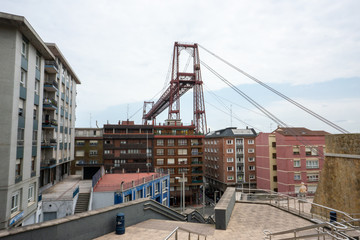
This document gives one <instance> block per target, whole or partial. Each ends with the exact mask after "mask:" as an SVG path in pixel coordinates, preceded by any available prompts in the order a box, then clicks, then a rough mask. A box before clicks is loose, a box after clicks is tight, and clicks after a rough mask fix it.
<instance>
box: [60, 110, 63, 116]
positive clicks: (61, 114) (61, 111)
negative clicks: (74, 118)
mask: <svg viewBox="0 0 360 240" xmlns="http://www.w3.org/2000/svg"><path fill="white" fill-rule="evenodd" d="M60 116H62V117H63V116H64V109H61V110H60Z"/></svg>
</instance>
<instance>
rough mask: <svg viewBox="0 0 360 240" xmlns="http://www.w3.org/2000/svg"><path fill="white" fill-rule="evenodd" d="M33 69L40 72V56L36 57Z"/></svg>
mask: <svg viewBox="0 0 360 240" xmlns="http://www.w3.org/2000/svg"><path fill="white" fill-rule="evenodd" d="M35 67H36V69H37V70H40V56H39V55H36V59H35Z"/></svg>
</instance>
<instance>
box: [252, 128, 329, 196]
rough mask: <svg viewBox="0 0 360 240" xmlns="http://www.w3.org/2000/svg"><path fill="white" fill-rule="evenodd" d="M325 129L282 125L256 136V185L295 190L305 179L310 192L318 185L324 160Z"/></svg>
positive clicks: (285, 191) (289, 190) (271, 188)
mask: <svg viewBox="0 0 360 240" xmlns="http://www.w3.org/2000/svg"><path fill="white" fill-rule="evenodd" d="M327 134H329V133H327V132H324V131H312V130H309V129H306V128H281V127H279V128H278V129H276V130H275V131H273V132H272V133H260V134H259V135H258V137H257V138H256V141H255V142H256V169H257V172H256V173H257V186H258V188H259V189H270V190H273V191H277V192H282V193H289V194H294V193H298V192H299V188H300V186H301V183H302V182H304V183H305V185H306V186H307V188H308V192H309V193H314V192H315V191H316V188H317V184H318V181H319V176H320V172H321V168H322V166H323V163H324V149H325V136H326V135H327Z"/></svg>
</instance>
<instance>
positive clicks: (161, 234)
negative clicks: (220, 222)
mask: <svg viewBox="0 0 360 240" xmlns="http://www.w3.org/2000/svg"><path fill="white" fill-rule="evenodd" d="M125 221H126V217H125ZM312 224H313V223H311V222H310V221H308V220H305V219H303V218H301V217H298V216H296V215H293V214H291V213H288V212H285V211H282V210H280V209H278V208H275V207H272V206H269V205H267V204H251V203H236V204H235V207H234V210H233V213H232V215H231V218H230V222H229V225H228V226H227V229H226V230H217V229H215V226H214V225H211V224H200V223H188V222H177V221H169V220H156V219H151V220H147V221H144V222H141V223H138V224H136V225H132V226H130V227H126V229H125V234H123V235H116V234H115V232H112V233H109V234H106V235H104V236H101V237H99V238H96V239H98V240H106V239H132V240H138V239H139V240H140V239H146V238H149V237H150V236H151V239H152V240H157V239H159V240H160V239H161V240H163V239H164V238H166V237H167V236H168V235H169V234H170V233H171V232H172V231H173V230H174V229H175V228H176V227H181V228H184V229H187V230H190V231H193V232H197V233H201V234H206V235H207V238H206V239H207V240H213V239H226V240H229V239H247V240H255V239H256V240H258V239H264V236H265V235H264V233H263V231H264V230H268V231H271V232H279V231H285V230H290V229H294V228H299V227H305V226H309V225H312ZM187 236H188V233H186V232H183V231H179V239H187V238H184V237H187ZM195 236H196V235H193V234H192V235H191V237H192V239H197V238H195ZM291 236H293V234H291V235H282V237H283V238H285V237H291ZM170 239H175V238H174V236H172V238H170ZM200 239H205V238H204V237H203V236H200Z"/></svg>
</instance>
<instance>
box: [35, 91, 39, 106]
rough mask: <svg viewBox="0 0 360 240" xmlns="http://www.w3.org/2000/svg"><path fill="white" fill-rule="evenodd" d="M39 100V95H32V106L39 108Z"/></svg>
mask: <svg viewBox="0 0 360 240" xmlns="http://www.w3.org/2000/svg"><path fill="white" fill-rule="evenodd" d="M39 99H40V97H39V95H37V94H36V93H35V94H34V104H35V105H37V106H39V101H40V100H39Z"/></svg>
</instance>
